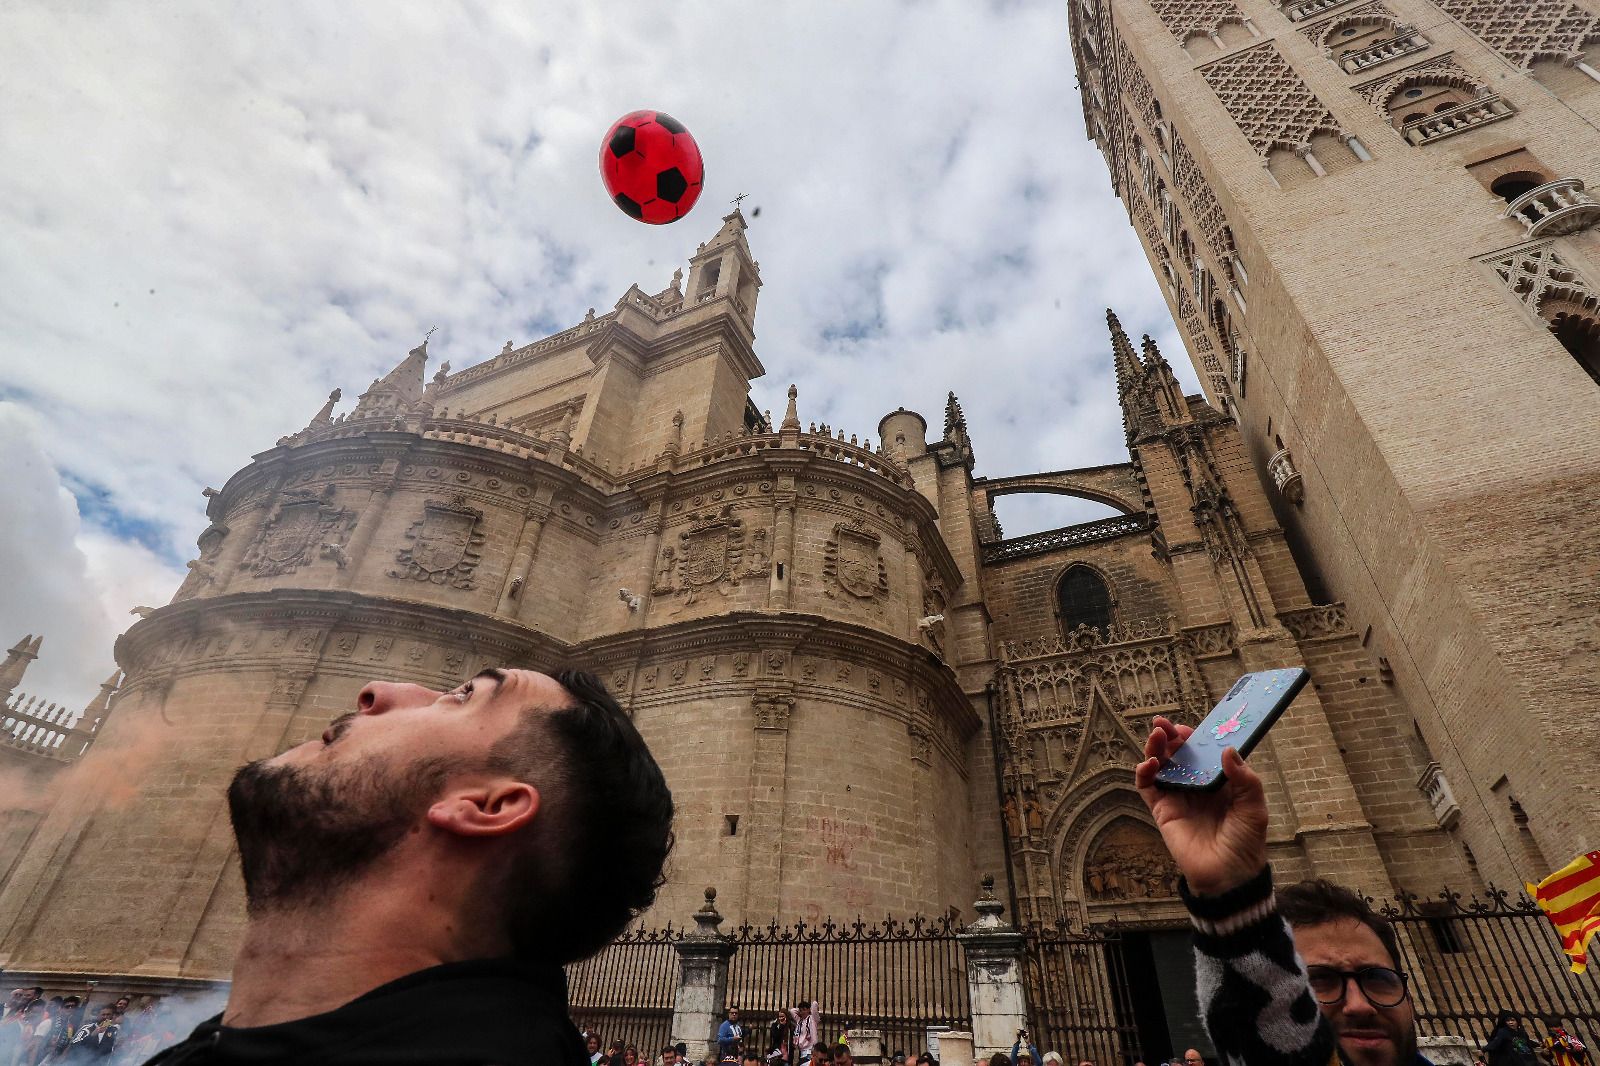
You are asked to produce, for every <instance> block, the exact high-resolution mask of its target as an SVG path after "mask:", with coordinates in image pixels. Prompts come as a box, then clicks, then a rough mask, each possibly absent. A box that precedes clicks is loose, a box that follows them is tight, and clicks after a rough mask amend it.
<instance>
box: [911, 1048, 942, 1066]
mask: <svg viewBox="0 0 1600 1066" xmlns="http://www.w3.org/2000/svg"><path fill="white" fill-rule="evenodd" d="M916 1066H939V1060H938V1059H936V1058H934V1057H933V1055H932V1053H930V1052H927V1051H924V1052H923V1053H922V1054H920V1055H918V1056H917V1061H916Z"/></svg>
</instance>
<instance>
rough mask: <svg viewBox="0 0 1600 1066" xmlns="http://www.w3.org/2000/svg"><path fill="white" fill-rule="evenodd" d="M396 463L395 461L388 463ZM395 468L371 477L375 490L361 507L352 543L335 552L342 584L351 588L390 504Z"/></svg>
mask: <svg viewBox="0 0 1600 1066" xmlns="http://www.w3.org/2000/svg"><path fill="white" fill-rule="evenodd" d="M385 465H386V466H389V467H391V468H392V467H393V466H394V464H393V463H388V464H385ZM394 482H395V477H394V470H393V469H388V470H384V471H383V472H382V473H380V474H378V475H377V476H376V477H374V478H373V479H372V491H371V492H370V493H369V494H368V495H367V502H366V505H365V506H363V507H362V508H361V517H360V519H358V520H357V522H356V531H355V533H354V534H353V535H352V536H351V537H350V543H349V544H347V545H342V546H341V549H340V552H339V554H337V555H335V556H334V561H335V562H336V563H337V564H338V566H339V587H340V588H346V589H347V588H349V587H350V586H351V585H352V584H353V583H354V582H355V579H356V573H357V572H358V571H359V570H360V569H361V563H362V560H364V559H365V558H366V557H367V548H368V547H370V546H371V544H372V537H373V535H374V534H375V533H377V531H378V526H379V525H380V524H381V523H382V522H383V515H384V512H385V511H387V510H388V508H389V497H390V495H391V494H392V493H393V492H394Z"/></svg>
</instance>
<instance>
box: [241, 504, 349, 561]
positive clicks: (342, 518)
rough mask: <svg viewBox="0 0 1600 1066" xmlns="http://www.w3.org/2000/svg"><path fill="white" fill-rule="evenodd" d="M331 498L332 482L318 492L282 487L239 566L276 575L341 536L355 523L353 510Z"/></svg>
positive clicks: (308, 559) (310, 556) (311, 557)
mask: <svg viewBox="0 0 1600 1066" xmlns="http://www.w3.org/2000/svg"><path fill="white" fill-rule="evenodd" d="M333 500H334V487H333V486H332V485H329V486H327V487H326V488H325V489H323V490H322V492H320V493H316V492H313V491H311V490H310V489H287V490H285V491H284V493H283V494H282V495H281V496H280V497H279V498H278V502H277V504H276V505H275V506H274V507H273V510H272V514H271V515H270V516H269V517H268V518H267V520H266V521H265V522H263V523H262V525H261V532H260V533H258V534H257V535H256V539H255V543H253V544H251V545H250V547H249V549H248V550H247V551H246V552H245V553H244V559H243V560H242V561H241V562H240V564H239V566H240V569H244V570H249V571H250V572H251V573H252V574H254V575H255V576H256V577H277V576H279V575H281V574H292V573H294V572H295V571H296V570H298V569H300V568H301V567H302V566H305V565H307V564H308V563H310V562H312V561H313V560H314V559H315V558H316V554H317V551H318V549H320V548H321V546H322V545H323V543H324V542H326V541H327V540H329V539H330V538H333V539H339V538H342V537H343V536H344V535H345V534H347V533H348V532H349V531H350V528H351V527H352V526H354V525H355V518H356V516H355V512H353V511H344V510H340V509H339V508H337V507H335V506H334V505H333Z"/></svg>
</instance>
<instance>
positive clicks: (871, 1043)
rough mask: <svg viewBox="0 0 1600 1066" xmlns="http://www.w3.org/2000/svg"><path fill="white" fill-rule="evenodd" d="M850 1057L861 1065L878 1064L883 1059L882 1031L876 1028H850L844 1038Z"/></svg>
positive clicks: (877, 1065)
mask: <svg viewBox="0 0 1600 1066" xmlns="http://www.w3.org/2000/svg"><path fill="white" fill-rule="evenodd" d="M845 1043H847V1044H849V1045H850V1057H851V1058H852V1059H854V1060H855V1061H856V1062H858V1063H860V1064H862V1066H869V1064H870V1066H879V1064H880V1063H882V1062H883V1061H884V1054H883V1033H882V1032H881V1031H879V1030H877V1029H852V1030H850V1035H849V1036H848V1037H846V1038H845Z"/></svg>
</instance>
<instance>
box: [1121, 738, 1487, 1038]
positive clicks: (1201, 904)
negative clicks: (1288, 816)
mask: <svg viewBox="0 0 1600 1066" xmlns="http://www.w3.org/2000/svg"><path fill="white" fill-rule="evenodd" d="M1191 732H1192V729H1191V728H1190V727H1188V726H1178V725H1174V724H1173V723H1172V722H1170V721H1168V720H1167V719H1166V718H1164V717H1160V716H1158V717H1156V719H1155V720H1154V722H1153V723H1152V728H1151V730H1150V734H1149V737H1148V738H1147V740H1146V742H1145V749H1144V754H1145V758H1144V760H1143V761H1142V762H1140V763H1139V764H1138V765H1137V766H1136V767H1135V768H1134V785H1135V787H1136V788H1137V789H1138V791H1139V795H1140V796H1141V797H1142V798H1143V800H1144V802H1145V804H1146V806H1147V807H1148V808H1149V810H1150V813H1151V816H1152V817H1153V818H1154V819H1155V823H1156V827H1157V829H1158V830H1159V831H1160V833H1161V838H1162V841H1163V842H1164V843H1165V844H1166V847H1167V850H1168V852H1170V853H1171V855H1172V858H1173V860H1174V861H1175V862H1176V863H1177V865H1178V869H1179V871H1180V872H1181V873H1182V875H1183V877H1182V880H1181V881H1180V884H1179V894H1180V895H1181V897H1182V898H1183V901H1184V903H1185V905H1186V906H1187V907H1188V909H1189V913H1190V920H1191V923H1192V925H1193V926H1194V934H1193V935H1194V949H1195V968H1196V975H1197V976H1196V980H1197V984H1198V986H1199V990H1200V994H1201V997H1202V1002H1201V1012H1202V1018H1203V1020H1204V1022H1205V1027H1206V1032H1207V1034H1208V1035H1209V1036H1210V1037H1211V1041H1212V1044H1213V1045H1214V1046H1215V1048H1216V1052H1217V1055H1218V1057H1219V1058H1220V1059H1221V1060H1222V1061H1224V1062H1230V1063H1243V1064H1245V1066H1327V1064H1328V1063H1329V1062H1330V1061H1332V1060H1333V1058H1334V1054H1335V1050H1337V1051H1338V1053H1339V1055H1340V1057H1341V1058H1342V1059H1343V1060H1344V1061H1345V1062H1346V1063H1347V1064H1348V1066H1412V1064H1425V1063H1427V1060H1426V1059H1425V1058H1422V1057H1421V1056H1420V1055H1418V1054H1417V1038H1416V1017H1415V1010H1414V1008H1413V1005H1412V1003H1411V1000H1410V998H1409V996H1408V994H1407V989H1406V975H1405V974H1404V973H1403V972H1401V970H1400V969H1399V950H1398V945H1397V941H1396V937H1395V932H1394V929H1393V927H1391V926H1390V925H1389V923H1388V922H1386V921H1384V920H1383V919H1382V918H1381V917H1379V916H1378V915H1376V914H1374V913H1373V912H1372V910H1371V908H1369V907H1368V906H1367V904H1366V902H1365V901H1364V900H1363V899H1362V898H1361V897H1360V896H1358V895H1356V894H1355V893H1354V892H1351V891H1350V890H1348V889H1345V888H1341V887H1339V886H1336V885H1333V884H1330V883H1328V882H1327V881H1309V882H1302V883H1300V884H1298V885H1293V886H1290V887H1288V888H1283V889H1279V890H1278V892H1277V893H1276V895H1275V894H1274V892H1273V886H1272V870H1271V868H1270V867H1269V866H1268V865H1267V823H1268V811H1267V801H1266V792H1265V790H1264V788H1263V787H1262V783H1261V778H1260V777H1259V776H1257V775H1256V773H1255V772H1254V771H1253V770H1251V769H1250V767H1249V766H1248V765H1247V764H1246V763H1245V761H1244V760H1243V759H1242V758H1240V756H1239V753H1238V752H1237V751H1236V750H1234V749H1232V748H1230V749H1228V750H1227V751H1225V752H1224V753H1223V756H1222V769H1223V773H1224V774H1225V775H1226V778H1227V780H1226V783H1224V785H1223V786H1222V787H1221V788H1220V789H1217V790H1216V791H1214V792H1183V791H1177V790H1165V789H1160V788H1157V787H1156V783H1155V775H1156V771H1157V770H1158V769H1160V767H1161V765H1162V763H1163V762H1164V761H1165V760H1166V759H1167V758H1168V757H1170V755H1171V754H1172V753H1173V752H1174V751H1176V750H1177V749H1178V748H1179V747H1180V746H1181V745H1182V744H1183V742H1184V741H1185V740H1186V739H1188V736H1189V734H1190V733H1191ZM1495 1066H1498V1064H1495Z"/></svg>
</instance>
